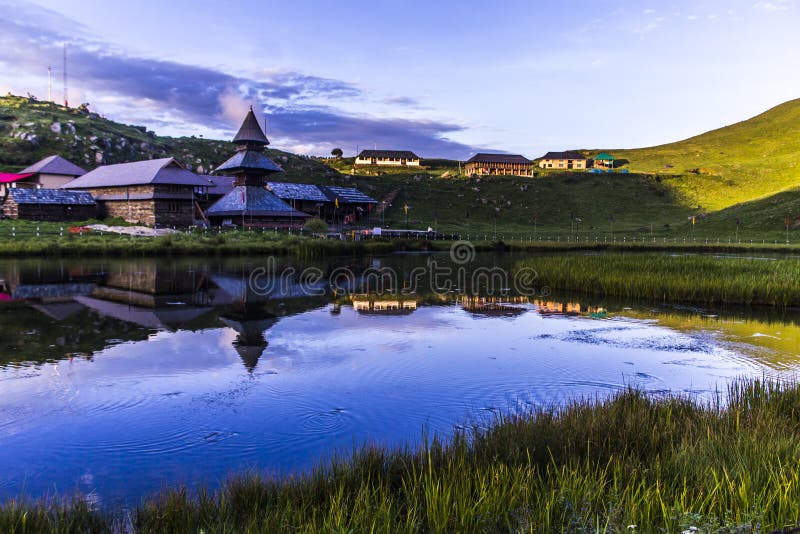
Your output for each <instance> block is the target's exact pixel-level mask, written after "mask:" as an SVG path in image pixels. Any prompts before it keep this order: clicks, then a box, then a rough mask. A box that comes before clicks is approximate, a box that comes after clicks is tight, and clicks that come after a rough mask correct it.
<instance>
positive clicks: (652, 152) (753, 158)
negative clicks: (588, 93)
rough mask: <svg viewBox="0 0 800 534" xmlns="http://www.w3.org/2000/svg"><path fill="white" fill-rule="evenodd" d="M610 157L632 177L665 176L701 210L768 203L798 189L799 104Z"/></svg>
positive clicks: (685, 198) (683, 195) (671, 185)
mask: <svg viewBox="0 0 800 534" xmlns="http://www.w3.org/2000/svg"><path fill="white" fill-rule="evenodd" d="M609 152H611V153H612V154H614V156H615V157H617V158H623V159H626V160H629V162H630V163H629V164H628V167H629V168H630V170H631V172H643V173H652V174H660V175H666V176H664V177H663V180H664V183H665V184H667V186H668V187H670V188H671V189H673V190H674V191H676V192H677V193H678V194H679V196H680V197H681V199H682V201H683V202H684V203H685V204H688V205H694V206H696V207H697V206H699V207H700V209H701V210H705V211H714V210H720V209H724V208H728V207H730V206H733V205H734V204H737V203H739V202H747V201H752V200H756V199H760V198H765V197H767V196H770V195H772V194H775V193H778V192H781V191H785V190H788V189H793V188H797V187H800V166H798V160H800V99H798V100H792V101H790V102H786V103H784V104H781V105H779V106H776V107H774V108H772V109H770V110H769V111H766V112H765V113H762V114H761V115H758V116H756V117H753V118H751V119H748V120H746V121H742V122H739V123H736V124H733V125H730V126H726V127H724V128H720V129H718V130H713V131H710V132H707V133H704V134H701V135H698V136H695V137H692V138H689V139H686V140H684V141H679V142H677V143H670V144H667V145H661V146H656V147H652V148H640V149H634V150H610V151H609ZM594 153H596V152H594V151H593V152H592V154H594Z"/></svg>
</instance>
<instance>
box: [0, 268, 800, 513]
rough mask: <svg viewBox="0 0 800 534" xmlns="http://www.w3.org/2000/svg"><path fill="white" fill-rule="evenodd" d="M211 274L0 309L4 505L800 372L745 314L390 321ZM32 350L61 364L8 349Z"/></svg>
mask: <svg viewBox="0 0 800 534" xmlns="http://www.w3.org/2000/svg"><path fill="white" fill-rule="evenodd" d="M382 261H383V262H384V263H387V262H388V263H391V262H392V261H394V260H392V259H391V258H389V259H386V258H384V259H383V260H382ZM397 261H398V262H406V261H408V260H407V258H398V259H397ZM419 261H422V260H419ZM492 261H494V260H492ZM503 261H505V260H503ZM115 267H116V268H117V269H122V268H121V267H120V266H119V265H116V266H115ZM202 267H203V269H205V270H206V271H207V272H208V273H210V275H209V276H206V277H194V279H192V280H191V286H192V288H193V289H192V292H191V293H181V292H180V291H181V287H178V286H180V284H182V283H183V282H179V283H178V286H176V285H174V284H172V285H170V284H166V283H165V284H162V283H161V281H160V279H159V277H158V276H155V277H150V278H151V279H152V280H151V281H148V282H146V283H141V279H144V278H147V277H141V276H138V277H137V278H139V279H140V284H139V287H138V288H136V290H134V288H132V287H130V288H128V289H127V290H125V291H124V292H123V293H125V295H127V296H126V297H125V298H123V295H121V294H120V293H119V287H115V286H113V285H112V284H110V283H109V280H111V277H109V276H108V274H107V273H108V272H109V271H110V269H109V268H108V266H105V267H104V268H102V269H98V270H97V271H98V273H100V274H99V275H98V274H97V273H95V274H94V275H92V276H94V277H95V278H94V280H90V281H88V282H87V281H86V280H84V283H90V284H95V287H94V288H93V289H92V290H91V291H89V292H88V293H87V292H86V291H85V288H84V289H82V290H81V293H80V294H77V295H73V296H63V295H62V296H60V297H53V296H52V294H51V293H50V294H48V295H49V296H46V297H44V298H41V297H40V298H38V299H32V300H31V299H29V300H25V301H17V302H11V303H6V304H2V305H0V317H2V318H3V320H4V321H6V322H7V323H8V324H10V325H16V326H14V328H12V329H11V330H6V334H5V335H4V339H3V342H2V345H0V346H2V350H3V351H4V352H3V353H2V354H0V357H1V358H2V359H0V392H1V393H2V395H0V450H2V451H3V454H2V455H0V498H3V497H12V496H15V495H17V494H18V493H20V492H21V491H24V492H25V493H27V494H29V495H33V496H39V495H43V494H47V493H54V492H58V493H61V494H63V493H73V492H79V493H81V494H84V495H88V496H90V498H92V499H96V500H98V501H100V502H102V503H104V504H110V503H119V502H120V501H127V502H136V501H138V499H139V498H141V497H142V496H143V495H146V494H148V493H151V492H153V491H157V490H158V489H160V488H162V487H164V486H165V485H172V484H175V483H179V482H180V483H186V484H188V485H189V486H190V487H193V488H196V487H198V486H199V485H202V484H208V485H209V486H212V487H213V486H216V485H217V484H218V483H219V481H220V480H222V479H224V478H225V477H226V476H228V475H230V474H231V473H233V472H236V471H240V470H242V469H257V470H261V471H266V472H271V473H278V474H286V473H289V472H294V471H297V470H299V469H306V468H309V467H311V466H313V465H314V464H315V463H316V462H319V461H323V460H324V459H325V458H327V457H329V456H330V455H331V454H332V453H333V452H334V451H336V450H338V451H344V452H347V451H349V450H351V449H352V448H353V447H354V446H358V445H361V444H364V443H377V444H382V445H402V444H412V445H413V444H415V443H418V442H419V439H420V437H421V436H422V434H423V432H428V433H429V435H430V434H433V433H440V434H445V435H446V434H448V433H449V432H451V430H452V428H453V425H456V424H462V423H466V422H469V421H470V420H473V421H481V420H484V419H485V418H486V417H491V416H492V415H493V414H496V413H498V412H500V411H505V410H514V409H527V408H530V407H533V406H542V405H545V406H547V405H552V404H557V403H561V402H564V401H566V400H568V399H571V398H576V397H587V396H589V397H595V396H603V395H606V394H609V393H611V392H614V391H617V390H619V389H620V388H624V387H626V386H628V385H635V386H638V387H641V388H644V389H646V390H648V391H652V392H667V391H672V392H681V393H686V394H691V395H695V396H698V397H701V398H711V397H712V396H714V395H715V392H716V391H717V390H718V388H720V387H722V388H724V384H725V383H726V382H727V381H729V380H730V379H732V378H735V377H740V376H762V375H763V374H767V375H770V376H785V375H786V374H790V373H793V372H794V370H796V368H797V364H796V362H797V356H798V355H797V354H796V350H795V351H792V350H791V347H794V348H795V349H796V348H797V344H796V342H795V341H791V340H796V339H797V337H796V335H797V328H798V327H797V326H796V324H795V323H793V322H791V321H786V320H765V319H761V318H759V317H756V316H748V315H746V314H745V312H742V311H737V312H730V314H729V315H725V313H729V312H725V313H723V314H722V315H720V314H717V313H713V314H712V313H708V312H699V311H697V310H681V309H675V308H670V309H659V310H654V309H652V308H649V307H646V306H643V307H636V306H633V307H625V306H616V305H607V306H606V307H605V308H603V313H593V314H588V313H575V314H574V315H564V314H543V313H540V312H541V311H542V309H541V307H540V306H539V305H537V303H536V302H530V303H525V302H515V303H512V304H511V306H512V307H514V308H515V309H516V310H517V312H515V313H492V312H491V311H488V312H485V313H476V312H475V310H472V309H465V307H464V306H462V305H459V304H458V303H457V302H454V301H447V300H445V301H443V302H441V303H439V304H433V303H431V302H427V301H426V300H425V299H423V298H419V299H418V301H417V300H414V303H415V304H414V309H406V310H405V311H403V312H402V313H387V312H386V310H385V309H383V308H381V309H378V308H380V307H377V306H374V303H373V306H372V307H371V308H370V307H362V309H359V310H357V309H356V308H355V307H354V306H353V302H352V299H350V300H348V299H342V298H333V297H330V296H328V297H325V298H302V297H297V298H295V297H287V298H279V299H265V300H261V301H259V299H254V298H252V297H246V298H244V299H242V298H237V297H236V296H235V295H231V292H233V293H235V291H231V290H230V287H232V286H231V284H228V292H227V293H226V292H225V291H224V290H222V289H221V287H222V286H223V285H224V284H214V283H213V280H214V279H215V278H216V279H219V278H220V277H223V278H224V277H226V276H227V277H228V279H226V280H227V282H231V280H232V279H241V274H242V273H243V272H246V271H247V266H246V265H236V266H229V265H227V266H226V265H218V266H213V265H212V266H209V265H205V266H202ZM136 269H138V271H137V272H139V273H141V272H158V271H159V269H163V272H164V273H166V275H165V276H166V277H167V278H168V279H173V277H174V276H176V273H179V272H182V270H186V271H187V272H188V268H187V266H185V265H183V266H182V265H172V264H170V265H168V266H162V265H160V264H158V263H153V264H151V265H150V267H147V266H146V265H145V266H143V265H142V264H139V265H137V266H136ZM142 269H144V271H143V270H142ZM148 269H149V271H148ZM203 269H194V268H193V271H192V272H195V273H197V272H199V271H201V270H203ZM23 270H24V269H23ZM6 272H8V268H6ZM121 272H123V273H124V269H122V271H121ZM211 275H213V276H211ZM26 276H27V277H29V278H30V276H32V275H27V274H26V275H19V276H18V278H19V283H18V284H17V287H19V286H20V285H25V284H22V282H24V281H25V278H26ZM81 276H84V277H85V275H81ZM51 278H52V277H51ZM185 278H187V279H188V278H189V277H188V276H187V277H185ZM201 278H202V279H203V280H206V281H207V283H206V282H202V280H200V279H201ZM6 279H7V280H8V279H10V277H9V276H6ZM153 280H158V282H159V283H153ZM199 280H200V282H198V281H199ZM39 282H41V283H42V284H43V283H45V282H47V283H48V284H51V285H52V284H53V280H52V279H49V280H39ZM67 282H69V283H72V282H70V281H69V280H68V281H67ZM67 282H64V283H67ZM27 283H28V285H34V286H35V285H37V284H35V283H33V281H31V280H30V279H28V280H27ZM198 284H199V285H198ZM117 286H119V284H118V283H117ZM239 297H241V295H240V296H239ZM95 301H97V302H95ZM87 303H88V304H87ZM417 303H418V305H417ZM56 304H57V305H58V306H56V307H55V308H53V311H52V312H51V314H46V313H44V312H43V311H41V309H39V308H42V307H43V306H44V307H47V306H52V305H56ZM575 304H576V305H577V302H576V303H575ZM75 305H77V308H75ZM56 308H58V310H61V311H62V312H63V313H61V314H60V313H58V310H56ZM73 308H74V309H73ZM45 309H49V308H45ZM176 309H177V310H178V312H177V313H176ZM184 309H185V310H186V311H188V312H191V313H186V314H184V316H182V317H179V318H178V319H176V315H177V316H181V313H180V311H182V310H184ZM565 309H566V307H565ZM570 309H576V308H574V307H573V308H570ZM581 309H582V310H589V309H592V310H595V311H597V310H598V309H599V308H598V304H597V303H594V304H592V305H591V306H590V305H588V304H584V305H582V308H581ZM126 310H128V311H129V312H130V315H125V313H124V312H125V311H126ZM198 310H200V311H198ZM168 311H169V313H170V314H171V315H170V314H168V313H167V312H168ZM133 312H135V313H133ZM142 314H144V316H146V317H148V321H149V320H150V319H152V318H153V317H159V318H161V323H160V324H155V323H154V324H150V323H147V322H145V321H143V320H141V315H142ZM743 324H746V325H748V327H747V330H746V331H745V332H741V331H739V330H737V329H741V328H742V325H743ZM65 325H67V327H65ZM123 326H124V328H123ZM59 329H61V330H64V331H59ZM53 331H55V333H52V332H53ZM9 332H11V333H13V337H14V338H15V339H8V333H9ZM30 332H34V333H33V334H30ZM754 332H755V333H758V334H760V335H758V336H755V335H753V333H754ZM48 335H49V336H50V337H47V336H48ZM25 336H29V337H31V338H35V339H39V340H40V341H39V342H38V344H37V343H34V344H33V345H34V346H35V347H39V349H37V350H41V351H43V352H45V353H48V351H50V352H49V353H48V354H53V355H55V354H57V353H58V351H61V352H63V354H61V355H59V356H57V357H52V356H47V357H43V358H36V357H35V354H33V355H32V354H31V353H30V352H25V350H22V349H19V350H18V349H17V348H18V347H23V346H25V345H26V342H25V340H24V339H23V341H22V342H20V341H19V340H18V339H17V338H19V337H22V338H25ZM70 336H72V338H70ZM787 336H788V337H787ZM792 336H794V337H792ZM61 338H64V339H61ZM73 338H74V339H73ZM776 339H788V340H789V341H785V342H783V343H776V342H775V340H776ZM59 340H61V341H60V342H61V345H59ZM762 341H763V343H762ZM75 347H82V350H83V352H77V351H74V350H73V349H75ZM70 351H73V352H70ZM19 354H23V355H24V356H19ZM15 355H16V356H15ZM32 356H33V357H32ZM3 362H5V363H3Z"/></svg>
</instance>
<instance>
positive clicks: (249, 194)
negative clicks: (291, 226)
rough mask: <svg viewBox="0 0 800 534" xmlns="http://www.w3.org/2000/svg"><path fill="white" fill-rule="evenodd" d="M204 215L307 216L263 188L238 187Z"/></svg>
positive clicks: (301, 217) (253, 186)
mask: <svg viewBox="0 0 800 534" xmlns="http://www.w3.org/2000/svg"><path fill="white" fill-rule="evenodd" d="M206 215H208V216H210V217H241V216H242V215H245V216H255V217H287V218H288V217H295V218H297V219H305V218H307V217H309V215H308V214H306V213H303V212H302V211H297V210H295V209H294V208H292V207H291V206H290V205H289V204H287V203H286V202H284V201H283V200H281V199H279V198H278V197H277V196H275V195H274V194H273V193H271V192H270V191H267V189H266V188H264V187H259V186H255V185H250V186H248V185H238V186H236V187H234V188H233V189H232V190H231V192H230V193H228V194H227V195H225V196H224V197H222V198H221V199H219V200H218V201H216V202H215V203H214V204H213V205H212V206H211V207H210V208H208V210H207V211H206Z"/></svg>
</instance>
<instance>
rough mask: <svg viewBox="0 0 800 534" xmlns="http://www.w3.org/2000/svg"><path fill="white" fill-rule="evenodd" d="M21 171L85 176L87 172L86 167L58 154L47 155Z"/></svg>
mask: <svg viewBox="0 0 800 534" xmlns="http://www.w3.org/2000/svg"><path fill="white" fill-rule="evenodd" d="M21 172H36V173H43V174H63V175H64V176H83V175H84V174H86V169H82V168H80V167H78V166H77V165H75V164H74V163H72V162H71V161H69V160H68V159H65V158H62V157H61V156H59V155H58V154H56V155H54V156H47V157H46V158H44V159H43V160H41V161H37V162H36V163H34V164H33V165H31V166H30V167H27V168H25V169H23V170H22V171H21Z"/></svg>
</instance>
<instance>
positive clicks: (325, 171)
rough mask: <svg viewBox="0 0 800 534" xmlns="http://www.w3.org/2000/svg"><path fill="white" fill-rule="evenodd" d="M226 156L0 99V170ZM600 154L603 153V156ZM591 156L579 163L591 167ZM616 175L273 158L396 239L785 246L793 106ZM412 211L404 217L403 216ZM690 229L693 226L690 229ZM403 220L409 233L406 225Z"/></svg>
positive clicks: (87, 116)
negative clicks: (684, 240)
mask: <svg viewBox="0 0 800 534" xmlns="http://www.w3.org/2000/svg"><path fill="white" fill-rule="evenodd" d="M232 151H233V145H232V144H230V143H228V142H225V141H215V140H208V139H202V138H197V137H182V138H172V137H161V136H157V135H155V134H154V133H153V132H149V131H147V130H146V129H145V128H143V127H140V126H130V125H123V124H119V123H116V122H113V121H110V120H107V119H105V118H102V117H100V116H98V115H96V114H93V113H90V112H89V110H86V109H72V108H65V107H63V106H59V105H55V104H52V103H49V102H39V101H36V100H32V99H28V98H23V97H15V96H7V97H3V98H0V170H18V169H20V168H22V167H23V166H25V165H28V164H30V163H32V162H34V161H37V160H38V159H40V158H42V157H44V156H46V155H50V154H61V155H62V156H65V157H67V158H69V159H71V160H72V161H75V162H76V163H78V164H80V165H83V166H85V167H88V168H92V167H94V166H96V165H98V164H100V162H102V163H117V162H122V161H131V160H136V159H144V158H151V157H164V156H167V155H169V156H175V157H176V158H178V159H179V160H180V161H182V162H184V163H185V164H187V165H188V166H190V167H191V168H193V169H194V170H196V171H197V172H208V170H209V169H212V168H214V167H215V166H216V165H218V164H219V163H221V162H222V161H224V160H225V159H226V158H227V157H228V156H229V155H230V154H231V152H232ZM598 151H599V150H598ZM598 151H588V150H587V151H584V153H586V154H587V155H593V154H596V153H597V152H598ZM606 151H608V152H610V153H612V154H613V155H614V156H615V157H617V158H618V159H624V160H627V163H626V164H625V168H626V169H627V170H628V171H629V173H628V174H623V173H613V174H611V173H608V174H606V173H604V174H593V173H565V172H559V171H548V172H541V173H539V174H538V175H537V176H536V177H535V178H522V177H483V178H471V177H466V176H463V175H460V174H459V171H460V167H459V164H458V162H456V161H450V160H423V162H422V164H423V167H422V168H419V169H409V168H404V169H390V168H385V167H380V168H379V167H360V168H354V166H353V158H343V159H339V160H335V159H315V158H305V157H300V156H296V155H293V154H289V153H286V152H280V151H277V150H271V151H270V156H271V157H273V158H274V159H276V161H279V162H280V163H281V164H282V165H283V167H284V169H285V170H286V173H285V175H284V176H283V177H282V178H283V179H286V180H292V181H298V182H305V183H318V184H335V185H346V186H352V187H358V188H360V189H362V190H364V192H366V193H367V194H370V195H372V196H373V197H374V198H376V199H378V200H380V201H386V206H385V207H386V209H385V212H384V213H382V214H381V213H379V212H380V210H377V211H376V212H375V213H373V214H372V215H371V218H372V219H373V220H372V221H370V222H372V223H377V222H378V221H379V220H382V221H383V222H384V223H386V224H387V225H390V226H392V227H405V226H406V224H408V226H409V227H412V228H426V227H428V226H431V227H434V228H437V229H439V230H441V231H445V232H458V233H461V234H462V235H467V234H469V235H473V236H474V235H476V234H480V235H493V234H494V233H495V227H496V228H497V235H498V237H503V236H505V237H507V238H509V237H511V236H518V237H529V236H532V235H533V232H534V214H535V213H538V220H537V222H536V231H537V232H538V234H539V236H548V235H549V236H553V237H555V236H561V238H562V239H563V238H564V237H566V236H567V235H570V234H574V233H578V234H580V235H590V236H599V238H600V239H603V238H604V237H607V236H608V234H610V232H611V230H612V220H611V219H612V214H613V231H614V233H615V235H617V236H622V235H629V236H640V235H645V234H647V235H649V234H650V232H651V231H652V233H653V234H654V235H657V236H659V237H662V236H663V237H668V236H669V237H676V236H687V235H691V234H694V235H696V236H698V237H720V238H729V237H731V236H734V235H735V230H736V223H735V221H736V219H737V218H738V219H739V220H740V222H741V225H740V237H742V238H752V239H762V238H763V239H768V240H773V239H781V237H782V231H783V228H784V221H785V218H786V217H787V215H791V217H792V228H793V229H796V228H797V227H798V219H797V217H798V216H800V168H798V166H797V159H798V156H800V100H794V101H791V102H787V103H786V104H783V105H781V106H778V107H776V108H773V109H771V110H769V111H767V112H766V113H763V114H761V115H759V116H757V117H754V118H752V119H750V120H747V121H744V122H741V123H738V124H734V125H731V126H727V127H725V128H721V129H718V130H714V131H711V132H708V133H705V134H702V135H698V136H696V137H692V138H690V139H687V140H685V141H680V142H677V143H671V144H668V145H662V146H657V147H652V148H642V149H628V150H608V149H606ZM406 206H408V214H406V210H405V207H406ZM692 216H695V221H696V224H694V225H692V224H691V222H689V221H690V220H691V217H692ZM406 219H407V220H408V223H406Z"/></svg>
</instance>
